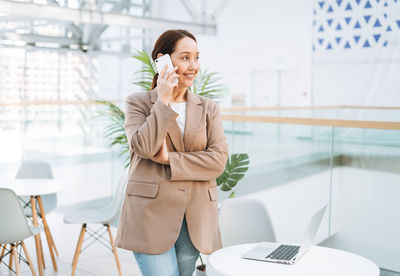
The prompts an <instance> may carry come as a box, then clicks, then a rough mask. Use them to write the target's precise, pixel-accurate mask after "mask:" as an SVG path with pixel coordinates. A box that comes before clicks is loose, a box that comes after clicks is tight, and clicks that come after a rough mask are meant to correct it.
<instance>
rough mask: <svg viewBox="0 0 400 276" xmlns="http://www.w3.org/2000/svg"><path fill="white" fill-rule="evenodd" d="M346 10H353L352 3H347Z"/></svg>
mask: <svg viewBox="0 0 400 276" xmlns="http://www.w3.org/2000/svg"><path fill="white" fill-rule="evenodd" d="M345 10H346V11H351V10H352V8H351V5H350V3H347V6H346V9H345Z"/></svg>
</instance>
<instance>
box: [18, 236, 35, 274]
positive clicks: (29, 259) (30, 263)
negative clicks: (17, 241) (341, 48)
mask: <svg viewBox="0 0 400 276" xmlns="http://www.w3.org/2000/svg"><path fill="white" fill-rule="evenodd" d="M21 245H22V248H23V249H24V253H25V257H26V259H27V260H28V264H29V268H30V269H31V271H32V275H33V276H36V272H35V267H34V266H33V263H32V260H31V256H29V253H28V250H27V249H26V246H25V243H24V241H21Z"/></svg>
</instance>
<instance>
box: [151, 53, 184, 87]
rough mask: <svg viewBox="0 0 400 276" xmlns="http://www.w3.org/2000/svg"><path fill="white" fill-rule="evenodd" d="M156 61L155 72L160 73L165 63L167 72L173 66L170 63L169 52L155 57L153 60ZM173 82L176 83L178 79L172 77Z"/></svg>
mask: <svg viewBox="0 0 400 276" xmlns="http://www.w3.org/2000/svg"><path fill="white" fill-rule="evenodd" d="M155 63H156V68H157V73H158V74H161V71H162V70H163V69H164V66H165V65H167V66H168V68H167V71H166V72H169V71H170V70H172V69H173V68H174V66H173V65H172V61H171V57H170V56H169V54H165V55H163V56H162V57H160V58H157V59H156V60H155ZM174 82H175V83H178V79H176V78H174Z"/></svg>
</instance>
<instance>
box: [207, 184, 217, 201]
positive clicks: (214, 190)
mask: <svg viewBox="0 0 400 276" xmlns="http://www.w3.org/2000/svg"><path fill="white" fill-rule="evenodd" d="M208 195H209V196H210V200H211V201H215V200H217V199H218V190H217V187H210V188H208Z"/></svg>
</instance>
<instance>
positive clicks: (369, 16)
mask: <svg viewBox="0 0 400 276" xmlns="http://www.w3.org/2000/svg"><path fill="white" fill-rule="evenodd" d="M370 19H371V15H364V20H365V22H366V23H367V24H368V22H369V20H370Z"/></svg>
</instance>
